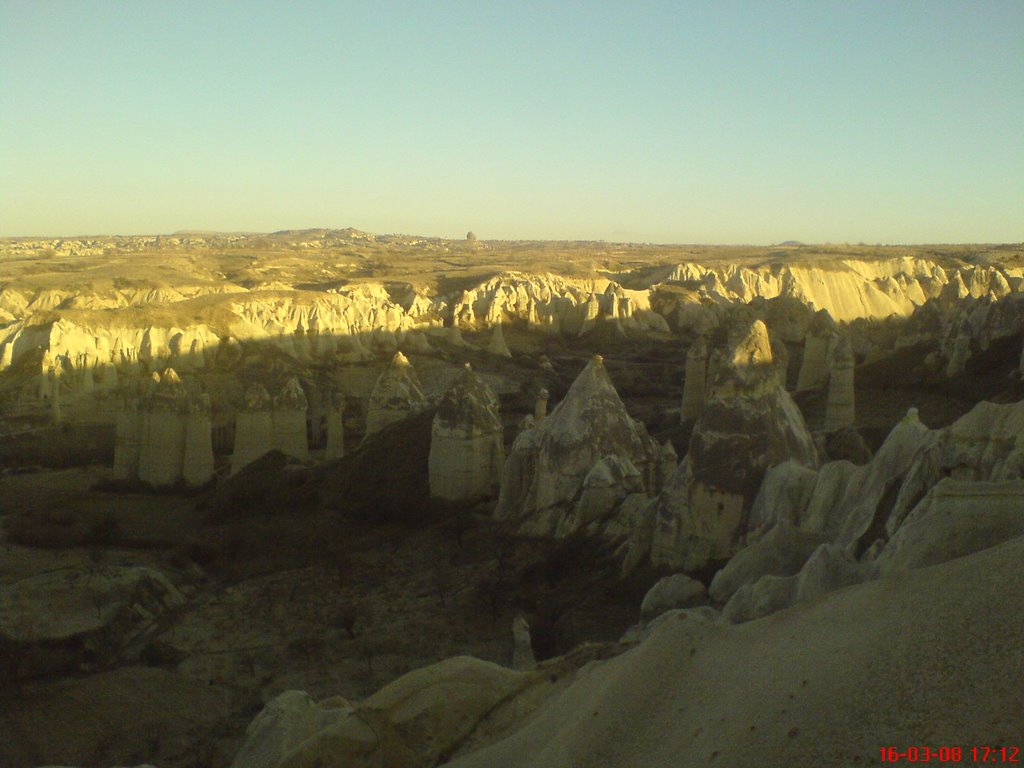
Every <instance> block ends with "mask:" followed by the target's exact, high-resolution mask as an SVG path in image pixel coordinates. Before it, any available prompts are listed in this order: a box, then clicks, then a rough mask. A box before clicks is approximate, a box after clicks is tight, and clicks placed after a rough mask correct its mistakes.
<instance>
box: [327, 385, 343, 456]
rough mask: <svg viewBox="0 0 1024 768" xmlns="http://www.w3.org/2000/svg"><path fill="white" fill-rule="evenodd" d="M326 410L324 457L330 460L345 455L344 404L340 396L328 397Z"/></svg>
mask: <svg viewBox="0 0 1024 768" xmlns="http://www.w3.org/2000/svg"><path fill="white" fill-rule="evenodd" d="M328 407H329V409H330V410H329V411H328V412H327V447H326V448H325V449H324V459H325V460H327V461H331V460H333V459H340V458H341V457H342V456H344V455H345V405H344V400H343V399H342V398H341V396H338V395H336V396H335V397H333V398H330V403H329V405H328Z"/></svg>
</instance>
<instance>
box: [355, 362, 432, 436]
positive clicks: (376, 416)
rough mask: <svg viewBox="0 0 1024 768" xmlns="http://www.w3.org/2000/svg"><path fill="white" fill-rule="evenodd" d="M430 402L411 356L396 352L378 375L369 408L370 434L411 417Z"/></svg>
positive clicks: (367, 412) (367, 419)
mask: <svg viewBox="0 0 1024 768" xmlns="http://www.w3.org/2000/svg"><path fill="white" fill-rule="evenodd" d="M425 406H426V397H425V396H424V394H423V390H422V388H421V387H420V383H419V380H418V379H417V378H416V371H415V370H414V369H413V367H412V364H411V363H410V362H409V359H408V358H407V357H406V356H405V355H403V354H402V353H401V352H396V353H395V356H394V357H393V358H392V360H391V363H390V365H388V367H387V368H385V369H384V372H383V373H381V375H380V376H379V377H378V378H377V382H376V384H374V386H373V391H372V392H371V393H370V402H369V404H368V406H367V411H366V435H367V436H369V435H372V434H373V433H374V432H379V431H380V430H381V429H383V428H384V427H386V426H387V425H388V424H392V423H394V422H396V421H401V420H402V419H405V418H408V417H409V416H411V415H412V414H414V413H417V412H418V411H420V410H422V409H423V408H424V407H425Z"/></svg>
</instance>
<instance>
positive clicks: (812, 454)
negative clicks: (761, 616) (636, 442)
mask: <svg viewBox="0 0 1024 768" xmlns="http://www.w3.org/2000/svg"><path fill="white" fill-rule="evenodd" d="M787 460H793V461H795V462H797V463H798V464H800V465H803V466H807V467H816V466H817V464H818V457H817V451H816V449H815V447H814V441H813V439H812V438H811V435H810V433H809V432H808V431H807V426H806V424H805V423H804V419H803V416H802V415H801V414H800V411H799V409H798V408H797V407H796V404H795V403H794V402H793V400H792V398H791V397H790V396H789V395H788V394H787V393H786V391H785V390H784V389H783V388H782V386H781V385H780V384H779V379H778V375H777V372H776V370H775V368H774V365H773V362H772V355H771V345H770V343H769V340H768V331H767V328H766V327H765V325H764V323H763V322H761V321H760V320H758V321H755V322H754V323H753V324H752V325H751V326H750V327H749V329H748V331H747V333H746V334H745V335H743V336H742V337H740V338H738V340H736V341H735V342H734V343H733V345H732V347H731V349H730V351H729V353H728V354H727V355H726V356H725V358H724V360H723V362H722V365H721V367H720V369H719V372H718V376H717V380H716V382H715V386H714V389H713V391H712V393H711V396H710V399H709V400H708V402H707V403H706V405H705V407H704V411H703V412H702V413H701V415H700V417H699V418H698V419H697V423H696V424H695V425H694V430H693V434H692V435H691V438H690V448H689V452H688V453H687V455H686V457H685V458H684V459H683V462H682V464H680V466H679V468H678V469H677V471H676V473H675V474H674V475H673V476H672V477H671V478H670V479H669V480H668V482H667V484H666V486H665V488H664V489H663V490H662V492H661V493H660V494H659V495H658V497H657V498H656V499H655V500H654V502H652V505H651V510H650V518H651V525H652V529H651V530H650V531H649V532H647V533H646V535H649V537H650V540H649V542H647V541H644V535H645V533H644V532H643V531H638V532H637V534H636V536H635V537H634V538H635V541H634V544H633V546H634V547H641V548H646V547H647V546H649V549H650V559H651V561H652V562H653V563H654V564H656V565H660V566H667V567H672V568H679V569H683V570H694V569H699V568H702V567H704V566H705V565H706V564H707V563H708V562H710V561H713V560H720V559H724V558H727V557H729V556H730V555H731V554H732V553H733V552H734V551H735V549H736V545H737V541H738V538H739V536H740V534H741V533H742V528H743V523H744V520H745V516H746V514H747V513H748V512H749V510H750V507H751V504H752V502H753V500H754V497H755V495H756V494H757V491H758V489H759V488H760V486H761V481H762V479H763V477H764V474H765V472H766V470H767V469H768V468H769V467H772V466H774V465H776V464H780V463H782V462H784V461H787ZM633 557H634V558H635V557H636V555H635V554H634V555H633Z"/></svg>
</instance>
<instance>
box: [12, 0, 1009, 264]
mask: <svg viewBox="0 0 1024 768" xmlns="http://www.w3.org/2000/svg"><path fill="white" fill-rule="evenodd" d="M348 226H353V227H357V228H359V229H364V230H368V231H371V232H378V233H409V234H421V235H432V236H441V237H463V236H465V234H466V231H467V230H473V231H474V232H475V233H476V235H477V236H478V237H479V238H480V239H586V240H609V241H632V242H663V243H746V244H770V243H777V242H782V241H786V240H798V241H802V242H809V243H826V242H832V243H842V242H850V243H855V242H868V243H926V242H930V243H940V242H941V243H956V242H1019V241H1024V2H1022V0H964V1H963V2H944V1H943V0H922V1H920V2H914V1H912V0H905V1H904V0H878V1H877V2H871V1H870V0H858V1H857V2H850V1H849V0H843V1H842V2H830V1H829V0H809V1H808V2H790V1H787V0H773V1H772V2H768V1H767V0H765V1H762V0H751V1H750V2H731V1H730V0H708V2H687V1H685V0H676V1H674V2H643V1H642V0H634V1H633V2H611V1H608V2H570V1H569V0H564V1H563V2H530V1H529V0H511V1H509V2H499V1H497V0H494V1H488V0H474V1H473V2H447V1H446V0H431V2H426V0H422V1H421V2H388V1H387V0H383V1H376V2H365V3H364V2H356V1H355V0H352V1H350V2H301V1H296V0H293V1H291V2H258V1H257V0H248V1H247V2H231V1H230V0H217V2H209V1H208V0H202V2H192V1H191V0H175V1H174V2H170V1H169V0H168V1H167V2H146V1H145V0H134V1H132V2H109V1H105V0H91V1H90V2H85V0H80V1H75V2H70V1H68V2H53V1H51V0H24V1H17V2H15V1H13V0H0V236H27V235H51V236H72V235H83V234H156V233H169V232H173V231H178V230H182V229H191V230H219V231H262V232H265V231H274V230H279V229H300V228H307V227H337V228H341V227H348Z"/></svg>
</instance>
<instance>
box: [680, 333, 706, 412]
mask: <svg viewBox="0 0 1024 768" xmlns="http://www.w3.org/2000/svg"><path fill="white" fill-rule="evenodd" d="M707 375H708V343H707V342H706V341H705V340H704V337H703V336H700V337H698V338H697V340H696V341H695V342H694V343H693V344H692V345H691V346H690V350H689V351H688V352H687V353H686V378H685V379H684V380H683V400H682V404H681V405H680V408H679V417H680V420H681V421H689V420H691V419H696V418H697V417H698V416H700V412H701V411H702V410H703V409H704V389H705V384H706V381H707Z"/></svg>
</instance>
